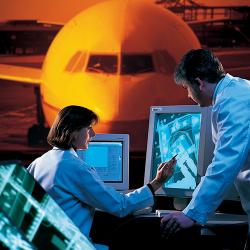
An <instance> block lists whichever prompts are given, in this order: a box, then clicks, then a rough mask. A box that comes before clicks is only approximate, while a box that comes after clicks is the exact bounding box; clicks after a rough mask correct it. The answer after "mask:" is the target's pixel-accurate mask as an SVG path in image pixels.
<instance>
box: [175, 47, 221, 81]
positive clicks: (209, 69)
mask: <svg viewBox="0 0 250 250" xmlns="http://www.w3.org/2000/svg"><path fill="white" fill-rule="evenodd" d="M224 75H225V71H224V69H223V66H222V64H221V62H220V61H219V59H218V58H217V57H216V56H215V55H214V54H213V53H212V52H211V51H210V50H206V49H196V50H194V49H193V50H190V51H189V52H187V53H186V54H185V55H184V56H183V58H182V59H181V61H180V63H179V64H178V65H177V67H176V69H175V73H174V78H175V82H176V83H177V84H182V82H186V83H187V84H189V85H193V84H196V80H195V79H196V78H197V77H198V78H200V79H201V80H205V81H207V82H209V83H217V82H218V81H219V80H220V79H221V78H222V77H223V76H224Z"/></svg>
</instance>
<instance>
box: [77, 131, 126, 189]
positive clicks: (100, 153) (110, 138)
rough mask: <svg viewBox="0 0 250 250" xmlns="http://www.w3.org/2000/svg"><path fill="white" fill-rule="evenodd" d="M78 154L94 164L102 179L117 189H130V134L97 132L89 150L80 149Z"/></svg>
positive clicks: (91, 164) (88, 162) (90, 163)
mask: <svg viewBox="0 0 250 250" xmlns="http://www.w3.org/2000/svg"><path fill="white" fill-rule="evenodd" d="M77 154H78V156H79V157H80V158H81V159H82V160H83V161H85V162H86V163H87V164H88V165H90V166H93V167H94V168H95V169H96V171H97V172H98V174H99V175H100V177H101V179H102V180H103V181H104V182H105V183H106V184H107V185H110V186H112V187H114V188H115V189H116V190H128V189H129V136H128V134H97V135H96V136H95V137H93V138H92V139H91V141H90V143H89V147H88V149H87V150H78V151H77Z"/></svg>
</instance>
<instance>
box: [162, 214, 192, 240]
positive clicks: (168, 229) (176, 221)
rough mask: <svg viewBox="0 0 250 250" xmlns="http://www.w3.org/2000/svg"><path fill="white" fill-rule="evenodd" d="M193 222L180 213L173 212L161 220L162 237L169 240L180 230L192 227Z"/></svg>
mask: <svg viewBox="0 0 250 250" xmlns="http://www.w3.org/2000/svg"><path fill="white" fill-rule="evenodd" d="M194 224H195V222H194V221H193V220H192V219H191V218H189V217H187V216H186V215H185V214H183V213H182V212H175V213H171V214H168V215H166V216H164V217H163V218H162V219H161V229H162V237H163V238H166V239H167V238H169V237H171V236H173V235H174V234H175V233H177V232H178V231H180V230H181V229H185V228H189V227H192V226H193V225H194Z"/></svg>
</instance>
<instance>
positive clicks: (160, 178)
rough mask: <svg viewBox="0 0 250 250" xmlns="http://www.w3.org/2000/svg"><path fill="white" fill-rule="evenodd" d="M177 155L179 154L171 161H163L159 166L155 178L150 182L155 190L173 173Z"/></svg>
mask: <svg viewBox="0 0 250 250" xmlns="http://www.w3.org/2000/svg"><path fill="white" fill-rule="evenodd" d="M176 156H177V155H175V156H174V157H173V158H172V159H171V160H170V161H166V162H162V163H161V164H160V166H159V167H158V169H157V173H156V176H155V178H154V180H152V181H151V182H150V184H151V185H152V187H153V189H154V191H156V190H157V189H159V188H160V187H161V186H162V185H163V184H164V183H165V182H166V181H167V180H168V179H170V177H171V176H172V175H173V173H174V166H175V164H176V159H175V158H176Z"/></svg>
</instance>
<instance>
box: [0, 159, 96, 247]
mask: <svg viewBox="0 0 250 250" xmlns="http://www.w3.org/2000/svg"><path fill="white" fill-rule="evenodd" d="M0 227H1V230H0V248H1V249H2V248H3V249H58V250H60V249H75V250H77V249H79V250H80V249H86V250H94V249H95V248H94V246H93V245H92V243H91V242H90V241H89V240H88V239H87V237H85V236H84V235H83V234H82V233H81V231H80V230H79V229H78V228H77V227H76V226H75V225H74V224H73V222H72V221H71V220H70V219H69V217H68V216H67V215H66V214H65V213H64V211H63V210H62V209H61V208H60V207H59V206H58V205H57V203H56V202H55V201H54V200H53V199H52V198H51V197H50V196H49V195H48V194H47V193H46V192H45V191H44V189H43V188H42V187H41V186H40V185H39V184H38V183H37V182H36V181H35V179H34V178H33V176H32V175H30V174H29V172H28V171H27V169H26V168H25V167H23V166H22V165H20V164H19V162H15V161H2V162H0Z"/></svg>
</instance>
